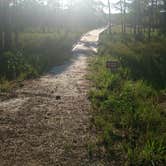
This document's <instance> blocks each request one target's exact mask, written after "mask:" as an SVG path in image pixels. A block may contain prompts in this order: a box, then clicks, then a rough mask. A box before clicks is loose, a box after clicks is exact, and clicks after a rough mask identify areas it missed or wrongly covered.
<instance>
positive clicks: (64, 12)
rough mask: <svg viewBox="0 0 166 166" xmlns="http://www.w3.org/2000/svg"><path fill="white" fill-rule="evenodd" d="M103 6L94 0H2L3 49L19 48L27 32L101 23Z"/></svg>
mask: <svg viewBox="0 0 166 166" xmlns="http://www.w3.org/2000/svg"><path fill="white" fill-rule="evenodd" d="M103 15H104V12H103V6H102V4H101V3H97V2H95V1H94V0H84V1H79V0H78V1H71V2H70V3H68V4H67V5H64V4H63V1H62V0H0V22H1V24H0V50H10V49H11V48H13V47H14V48H18V47H19V33H20V32H23V31H32V32H36V31H38V32H43V33H45V32H52V31H55V29H56V30H57V29H62V28H66V29H68V30H69V29H71V28H73V29H78V28H80V27H94V26H99V25H100V26H101V25H102V24H103V22H104V20H103Z"/></svg>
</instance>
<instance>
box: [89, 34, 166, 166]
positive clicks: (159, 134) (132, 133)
mask: <svg viewBox="0 0 166 166" xmlns="http://www.w3.org/2000/svg"><path fill="white" fill-rule="evenodd" d="M107 33H108V32H105V34H103V35H102V36H101V39H100V41H101V43H100V49H99V55H98V56H96V57H93V58H92V59H91V60H90V61H91V65H90V70H91V72H90V75H89V79H90V80H91V82H92V87H93V88H92V90H91V91H90V92H89V98H90V100H91V103H92V108H93V119H92V122H93V125H94V126H95V128H96V131H97V133H98V139H97V142H96V144H95V145H93V146H92V147H93V148H92V149H91V153H92V154H93V151H95V150H96V149H98V150H97V152H98V153H99V155H100V157H101V156H103V155H104V157H107V158H108V160H110V162H112V161H115V163H116V165H165V163H166V112H165V108H163V107H161V102H165V101H163V99H161V98H165V94H164V91H165V88H166V82H165V81H166V74H165V73H166V61H165V59H166V57H165V55H166V54H165V53H166V48H165V43H166V41H165V40H164V39H160V42H158V41H157V39H154V40H151V42H146V41H135V40H134V39H133V37H132V36H131V35H129V34H128V35H127V34H125V35H124V34H120V33H113V34H111V35H108V34H107ZM109 60H117V61H119V62H120V64H121V67H120V68H119V69H118V71H117V72H111V71H110V70H109V69H107V68H106V62H107V61H109ZM161 96H162V97H161ZM94 153H95V152H94Z"/></svg>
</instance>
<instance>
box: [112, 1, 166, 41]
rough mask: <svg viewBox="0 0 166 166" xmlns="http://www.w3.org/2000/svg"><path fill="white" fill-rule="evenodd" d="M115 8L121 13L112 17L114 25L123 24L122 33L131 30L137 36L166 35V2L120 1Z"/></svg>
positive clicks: (149, 37)
mask: <svg viewBox="0 0 166 166" xmlns="http://www.w3.org/2000/svg"><path fill="white" fill-rule="evenodd" d="M114 7H115V8H116V9H117V10H118V11H119V12H120V13H119V14H113V15H112V24H116V25H117V24H121V31H122V32H123V33H126V32H127V29H128V28H130V30H131V32H132V33H133V34H135V35H137V34H139V35H140V34H146V36H147V38H148V39H149V40H150V39H151V36H152V33H153V32H156V31H158V32H160V33H161V34H163V33H166V0H119V1H118V2H117V3H116V4H114Z"/></svg>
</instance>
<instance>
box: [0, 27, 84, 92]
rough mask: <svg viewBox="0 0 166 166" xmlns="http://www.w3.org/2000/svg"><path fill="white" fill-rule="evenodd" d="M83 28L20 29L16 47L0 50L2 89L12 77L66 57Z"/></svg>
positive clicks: (33, 73) (24, 75)
mask: <svg viewBox="0 0 166 166" xmlns="http://www.w3.org/2000/svg"><path fill="white" fill-rule="evenodd" d="M83 32H84V31H78V32H77V31H76V32H67V31H65V30H61V31H59V33H44V34H43V33H42V34H41V33H36V32H35V33H22V34H21V35H20V43H19V46H20V48H19V49H17V50H15V49H12V50H9V51H3V52H2V53H1V56H0V76H1V80H0V84H1V87H0V89H1V91H6V90H8V89H10V81H11V80H18V81H20V80H23V79H27V78H34V77H36V76H38V75H39V74H42V73H43V72H46V71H47V70H49V69H50V68H51V67H53V66H54V65H59V64H62V63H64V62H65V61H66V60H69V59H70V58H71V54H72V53H71V49H72V45H73V44H74V42H75V41H77V40H78V38H79V37H80V36H81V34H82V33H83Z"/></svg>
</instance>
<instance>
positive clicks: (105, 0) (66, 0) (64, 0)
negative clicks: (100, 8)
mask: <svg viewBox="0 0 166 166" xmlns="http://www.w3.org/2000/svg"><path fill="white" fill-rule="evenodd" d="M70 1H71V0H63V3H64V4H67V3H69V2H70ZM82 1H83V0H82ZM97 1H101V2H103V3H104V4H105V5H107V4H108V0H97ZM117 1H118V0H110V2H111V4H114V3H116V2H117ZM105 12H108V10H107V9H105ZM117 12H118V11H117V10H115V9H114V8H113V7H112V13H117Z"/></svg>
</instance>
